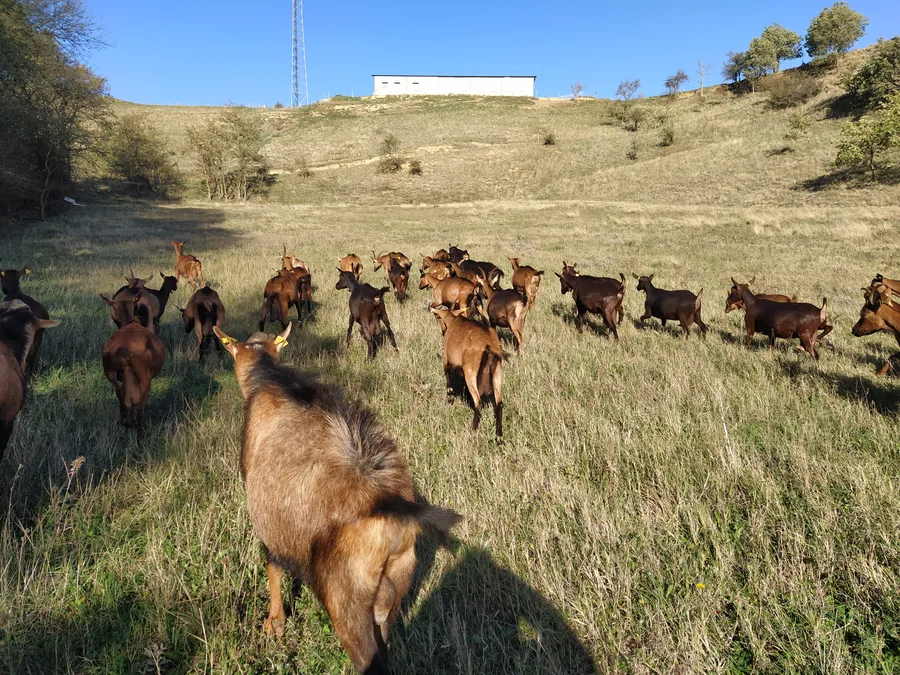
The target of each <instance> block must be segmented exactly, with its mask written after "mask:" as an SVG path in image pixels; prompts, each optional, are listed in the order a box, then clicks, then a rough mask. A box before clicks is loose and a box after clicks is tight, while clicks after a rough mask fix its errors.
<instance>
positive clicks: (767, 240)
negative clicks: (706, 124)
mask: <svg viewBox="0 0 900 675" xmlns="http://www.w3.org/2000/svg"><path fill="white" fill-rule="evenodd" d="M367 171H368V169H367ZM673 180H674V179H673ZM646 189H649V188H646ZM848 194H849V193H848ZM865 194H866V195H868V197H866V199H869V201H870V203H867V204H866V205H865V206H858V207H853V206H848V205H846V204H840V203H839V204H838V205H836V206H816V205H814V204H813V205H809V204H807V205H802V206H797V207H779V208H776V207H767V206H756V207H750V206H746V207H742V206H717V205H715V204H709V205H691V206H679V205H678V204H675V205H659V206H654V205H652V204H641V205H638V204H624V203H623V204H617V203H613V202H606V203H599V202H592V201H553V200H547V201H530V200H519V201H507V200H494V201H491V202H479V203H468V204H446V205H432V206H414V205H407V206H377V205H369V206H346V207H342V206H315V205H293V206H291V205H262V204H249V205H241V206H217V205H205V204H200V203H186V204H183V205H179V206H160V205H134V204H132V205H115V204H109V203H107V204H103V203H100V204H92V205H89V206H87V207H85V208H83V209H79V210H76V211H73V212H72V213H71V214H70V215H68V216H64V217H61V218H59V219H57V220H55V221H52V222H48V223H43V224H34V225H30V226H22V227H21V228H18V229H15V230H14V231H12V232H11V233H10V234H9V235H8V236H4V245H3V254H2V264H3V266H4V267H7V266H20V265H25V264H27V265H29V266H31V267H33V268H34V270H35V271H34V273H33V274H32V275H31V276H30V277H29V278H28V279H27V281H26V286H25V288H24V290H25V291H26V292H28V293H30V294H32V295H34V296H35V297H37V298H38V299H40V300H41V301H42V302H44V303H45V304H46V305H47V307H48V308H49V311H50V314H51V316H52V317H54V318H59V319H62V321H63V323H62V325H61V326H60V327H58V328H56V329H54V330H53V331H52V332H49V333H48V334H47V335H46V337H45V340H44V346H43V351H42V356H41V361H40V365H39V368H38V371H37V374H36V377H35V378H34V383H33V391H32V394H31V397H30V400H29V401H28V405H27V408H26V410H25V411H24V412H23V414H22V415H21V417H20V419H19V424H18V427H17V431H16V433H15V434H14V437H13V440H12V442H11V446H10V447H9V448H8V449H7V452H6V457H5V458H4V459H3V462H2V465H0V476H2V478H0V494H3V495H4V498H5V499H6V500H7V504H6V505H5V516H4V519H3V523H2V530H0V560H2V562H3V567H2V573H0V639H2V643H0V663H2V666H0V670H3V671H4V672H11V673H47V672H78V673H119V672H121V673H126V672H127V673H134V672H144V673H157V672H165V673H182V672H216V673H219V672H222V673H256V672H259V673H262V672H304V673H320V672H321V673H341V672H351V667H350V664H349V661H348V659H347V658H346V656H345V655H344V654H343V652H342V650H341V649H340V646H339V644H338V642H337V640H336V638H335V637H334V635H333V633H332V631H331V628H330V625H329V621H328V618H327V615H326V614H325V613H324V611H323V610H322V609H321V607H320V606H319V605H318V603H317V602H316V601H315V600H314V599H313V598H312V597H311V595H310V593H309V592H308V591H307V590H305V589H299V591H298V594H297V596H296V599H295V604H294V614H293V617H292V618H291V619H289V621H288V627H287V632H286V634H285V637H284V638H283V639H282V640H281V641H279V642H273V641H269V640H266V639H265V638H264V637H263V635H262V633H261V628H262V623H263V620H264V619H265V616H266V613H267V589H266V583H265V573H264V566H263V564H262V555H261V552H260V550H259V546H258V543H257V542H256V541H255V539H254V537H253V535H252V533H251V531H250V527H249V521H248V517H247V513H246V506H245V500H244V495H243V491H242V487H241V483H240V478H239V475H238V471H237V459H238V453H239V444H240V438H239V436H240V429H241V399H240V395H239V392H238V390H237V386H236V384H235V382H234V378H233V375H232V371H231V364H230V362H229V361H228V360H227V357H226V360H225V361H223V362H222V364H221V365H220V364H219V363H218V362H217V360H216V359H215V357H213V358H212V359H211V362H210V363H208V364H207V365H206V366H205V367H200V366H198V365H197V364H196V362H195V355H196V343H195V341H194V338H193V336H192V335H185V334H184V333H183V330H182V329H181V326H180V321H179V320H178V318H179V317H178V312H177V310H176V309H175V307H174V303H175V302H177V303H178V304H182V305H183V304H184V302H185V301H186V299H187V297H188V295H189V293H188V291H187V290H186V289H185V288H182V289H179V290H178V292H177V294H176V295H175V296H174V297H173V300H172V301H171V302H170V308H169V309H168V310H167V313H166V316H165V317H164V318H163V325H162V331H161V334H162V338H163V341H164V343H165V344H166V348H167V351H168V359H167V362H166V366H165V368H164V370H163V373H162V374H161V376H160V377H159V378H158V379H157V380H156V381H155V382H154V385H153V394H152V398H151V403H150V413H149V419H150V422H151V426H150V428H149V430H148V434H147V436H148V439H147V441H146V443H145V444H144V445H143V446H138V445H136V443H135V441H134V438H133V436H132V434H131V433H129V432H128V431H127V430H125V429H123V428H121V427H120V426H119V424H118V414H117V403H116V401H115V398H114V396H113V392H112V388H111V386H110V385H109V383H108V382H107V381H106V380H105V379H104V377H103V374H102V371H101V367H100V353H101V348H102V345H103V343H104V341H105V340H106V339H107V337H108V336H109V335H110V334H111V333H112V330H113V326H112V322H111V320H110V319H109V317H108V312H107V309H106V307H105V305H103V303H102V302H100V300H99V299H98V298H97V296H96V294H97V292H98V291H103V292H109V291H113V290H115V289H116V288H117V287H118V286H119V285H120V284H121V283H122V275H123V272H124V271H125V270H126V269H127V268H128V266H132V265H133V266H134V271H135V272H136V273H138V274H141V275H146V274H149V273H150V272H151V271H155V270H167V269H171V266H172V262H173V259H174V254H173V252H172V250H171V246H170V245H169V241H170V240H172V239H179V240H185V241H186V242H187V244H186V246H185V248H186V250H187V251H189V252H190V253H194V254H196V255H197V256H199V257H200V258H201V260H202V261H203V265H204V272H205V274H206V277H207V278H208V279H209V281H210V282H211V285H212V286H213V287H214V288H216V289H217V290H218V291H219V293H220V294H221V296H222V299H223V301H224V303H225V305H226V307H227V319H226V328H227V331H228V332H229V334H231V335H234V336H236V337H239V338H243V337H246V336H247V335H248V334H249V333H250V332H252V331H253V330H254V325H255V322H256V321H257V317H258V312H259V308H260V306H261V299H262V289H263V286H264V283H265V280H266V279H267V278H268V276H270V274H271V272H272V269H273V268H274V267H275V266H277V265H278V261H279V256H280V254H281V245H282V242H283V243H285V244H286V245H287V247H288V250H289V251H290V250H293V251H294V252H295V253H296V254H297V255H298V256H300V257H301V258H303V259H304V260H306V261H308V262H309V263H311V265H312V269H313V275H314V280H315V282H316V288H315V291H314V299H315V303H316V307H315V312H314V320H313V321H311V322H309V323H308V324H307V325H306V326H304V327H303V328H302V329H300V330H295V331H294V333H293V334H292V336H291V344H290V346H289V348H288V349H287V350H286V351H285V353H284V358H286V359H287V360H288V361H290V362H291V363H294V364H296V365H297V366H298V367H301V368H304V369H309V370H313V371H316V372H318V373H320V374H321V375H322V376H323V377H325V378H327V379H329V380H333V381H336V382H338V383H340V384H341V385H343V386H344V387H346V388H347V389H348V390H349V391H350V392H351V393H352V394H353V395H354V396H358V397H360V398H362V399H364V400H365V401H366V402H367V403H368V404H369V405H370V406H372V407H373V408H374V409H375V410H376V411H377V412H378V413H379V415H380V417H381V419H382V420H383V421H384V424H385V425H386V427H387V428H388V429H389V431H390V432H391V433H392V434H393V435H394V436H395V437H396V439H397V440H398V442H399V444H400V446H401V447H402V448H403V451H404V453H405V455H406V457H407V458H408V460H409V463H410V466H411V469H412V473H413V476H414V480H415V483H416V485H417V487H418V489H419V490H420V491H421V492H422V494H423V495H424V496H425V497H427V498H428V499H429V500H431V501H433V502H434V503H437V504H441V505H446V506H449V507H452V508H454V509H456V510H458V511H459V512H460V513H462V514H464V516H465V521H464V522H463V523H462V524H461V525H460V526H459V528H458V530H457V532H456V534H457V535H458V537H459V539H460V547H459V549H458V551H457V552H456V554H455V555H453V554H451V553H449V552H447V551H443V550H440V551H435V550H434V548H433V547H429V546H427V545H424V546H423V547H422V549H421V560H422V563H421V566H420V575H419V577H418V580H417V583H416V586H415V589H414V591H413V592H412V593H411V594H410V596H409V598H408V601H407V603H406V605H405V609H404V611H403V624H402V625H398V627H397V629H396V631H395V633H394V636H393V641H392V644H391V654H392V659H393V662H394V664H395V666H396V669H397V671H398V672H400V673H472V674H475V673H514V672H515V673H586V672H592V670H595V671H597V672H621V673H657V672H667V673H668V672H683V673H688V672H691V673H693V672H786V673H799V672H804V673H806V672H829V673H856V672H872V673H891V672H900V536H898V523H900V450H898V446H900V443H898V438H900V424H898V417H897V416H898V412H900V384H898V382H897V380H896V379H878V378H875V377H874V375H873V373H874V371H875V370H876V368H877V367H879V366H880V364H881V363H882V361H883V359H884V358H886V357H887V356H888V355H889V354H891V353H893V351H895V350H896V345H895V344H892V341H891V340H890V339H888V338H887V337H878V336H875V337H871V338H864V339H856V338H853V337H852V336H851V335H850V327H851V326H852V324H853V323H854V322H855V320H856V316H857V314H858V311H859V308H860V306H861V292H860V290H859V288H860V286H862V285H864V284H866V283H867V282H868V280H869V279H870V278H871V277H872V275H873V274H874V273H875V272H878V271H881V272H884V273H885V274H887V275H888V276H891V275H893V276H896V275H897V272H898V269H897V261H898V243H897V241H896V240H895V238H893V237H894V235H895V234H896V223H897V222H898V219H900V207H897V206H879V205H878V203H877V202H879V199H880V198H876V197H875V196H873V195H874V193H873V192H871V191H865ZM851 198H852V199H863V198H862V197H860V196H859V195H857V194H849V196H848V199H851ZM885 199H887V198H885ZM710 201H712V202H715V201H716V200H715V199H711V200H710ZM838 201H839V200H838ZM451 241H452V243H457V242H459V243H461V244H462V245H463V246H464V247H466V248H468V249H469V251H470V252H471V254H472V256H473V257H474V258H477V259H490V260H494V261H496V262H498V263H500V262H503V263H504V264H503V267H504V269H506V270H507V275H509V266H508V265H507V264H506V261H505V256H507V255H514V254H519V255H522V256H523V257H524V260H525V262H528V263H530V264H533V265H535V266H537V267H539V268H542V269H545V270H547V271H548V276H547V277H546V278H545V282H544V285H543V287H542V288H541V291H540V294H539V296H538V300H537V304H536V307H535V309H534V311H533V312H532V313H531V314H530V315H529V317H528V320H527V323H526V335H525V345H526V346H525V353H524V354H523V355H521V356H514V357H512V358H511V359H510V361H509V362H508V364H507V365H506V366H505V367H504V375H505V381H504V399H505V402H506V406H505V412H506V419H507V424H506V425H505V426H506V443H505V444H504V445H503V446H500V447H498V446H496V445H494V443H493V442H492V439H493V424H492V421H491V418H490V416H489V415H488V416H486V419H485V421H484V423H483V426H482V429H481V430H480V431H479V432H478V433H475V434H472V433H470V432H469V431H468V425H469V423H470V420H471V411H470V409H469V408H468V407H467V405H466V403H465V401H464V400H462V399H459V400H457V401H456V402H454V403H453V404H451V405H447V404H446V403H445V400H444V391H443V388H444V379H443V373H442V368H441V355H440V354H441V337H440V332H439V329H438V326H437V324H436V322H435V320H434V318H433V317H432V316H430V315H429V314H428V313H427V312H426V311H425V305H426V302H427V300H428V299H429V298H430V295H429V294H426V293H425V292H423V291H418V290H413V291H411V297H410V299H409V300H408V301H407V302H406V303H404V304H402V305H401V304H398V303H397V302H396V301H395V300H394V299H393V297H391V298H390V299H389V300H388V309H389V313H390V317H391V320H392V323H393V325H394V330H395V332H396V334H397V341H398V343H399V347H400V350H399V352H396V353H395V352H393V351H392V350H390V349H386V350H384V351H382V352H381V353H380V354H379V356H378V358H377V360H375V361H374V362H373V363H368V362H366V360H365V350H364V345H363V342H362V340H361V339H360V338H359V336H358V333H357V334H355V336H354V342H353V344H352V345H351V347H350V349H349V350H347V349H345V348H344V346H343V345H342V343H341V338H342V336H343V334H344V332H345V330H346V316H347V314H346V313H347V309H346V307H347V297H348V296H347V295H346V292H345V291H336V290H334V283H335V281H336V277H337V273H336V272H335V271H334V265H335V260H336V258H337V257H338V256H340V255H343V254H345V253H347V252H349V251H355V252H357V253H359V254H360V255H364V254H366V253H367V252H368V251H370V250H372V249H376V250H391V249H395V250H401V251H404V252H406V253H407V254H408V255H410V256H414V255H415V254H417V253H419V252H430V251H433V250H434V249H436V248H438V247H440V246H446V245H447V244H449V243H451ZM563 259H566V260H568V261H572V260H576V261H578V262H579V266H580V267H581V268H582V269H583V271H584V273H590V272H593V273H598V274H616V273H618V272H620V271H621V272H624V273H626V274H627V275H629V290H628V292H627V294H626V297H625V304H626V310H627V314H626V320H625V323H624V326H623V328H622V330H621V338H622V339H621V340H620V341H619V342H613V341H612V340H610V339H608V338H607V337H605V336H603V335H601V334H600V331H599V329H598V330H596V331H594V330H586V331H585V333H584V334H580V335H579V334H578V333H577V332H576V331H575V328H574V325H573V315H574V312H573V304H572V299H571V297H570V296H561V295H560V293H559V285H558V282H557V281H556V278H555V277H553V276H552V275H551V274H550V271H551V270H558V269H559V268H560V266H561V264H562V260H563ZM630 272H636V273H650V272H655V274H656V277H655V281H656V282H658V284H659V285H660V286H663V287H669V288H684V287H686V288H690V289H692V290H694V291H697V290H698V289H700V288H701V287H702V288H703V289H704V293H703V298H704V318H705V320H706V322H707V323H708V324H709V326H710V333H709V335H708V336H707V337H706V338H705V339H700V338H699V337H697V336H696V335H692V336H691V338H690V339H689V340H685V339H684V338H683V337H681V335H680V331H676V330H673V329H670V330H663V329H661V328H660V327H659V325H658V324H657V325H649V326H647V327H645V328H638V327H636V326H635V324H634V320H635V319H636V317H637V316H639V314H640V313H641V312H642V310H643V296H642V294H639V293H637V292H636V291H635V290H634V282H633V281H631V277H630ZM732 275H734V276H735V277H737V278H738V279H739V280H743V279H745V278H747V277H750V276H753V275H755V276H756V278H757V282H756V286H757V288H759V289H766V290H771V291H778V292H786V293H797V294H798V295H799V296H800V297H801V298H802V299H803V300H808V301H812V302H815V303H816V304H818V303H820V302H821V298H822V296H823V295H827V296H828V303H829V307H830V309H831V316H832V318H833V321H834V323H835V325H836V328H835V330H834V332H833V333H832V334H831V335H830V336H829V337H828V338H827V339H826V346H825V347H824V348H823V349H822V360H821V361H820V362H819V363H818V364H816V363H815V362H813V361H812V359H811V358H809V357H808V356H807V355H805V354H799V353H797V352H795V351H794V350H793V348H792V347H791V346H790V345H788V344H782V345H780V347H779V349H777V350H775V351H774V352H769V351H768V350H767V349H766V348H765V346H764V342H763V341H762V340H761V339H758V340H757V342H756V343H755V344H754V346H753V348H751V349H749V350H744V349H742V348H741V347H740V344H739V339H740V336H741V334H742V321H741V318H740V317H739V316H738V313H733V314H729V315H727V316H726V315H724V314H723V312H722V309H723V307H724V298H725V295H726V293H727V290H728V287H729V286H730V282H729V277H730V276H732ZM382 279H383V275H382V274H381V273H380V272H379V273H377V274H373V273H372V272H371V267H370V266H368V265H367V269H366V272H365V273H364V280H366V281H370V282H372V283H380V282H381V280H382ZM596 324H597V322H595V325H596ZM508 344H510V346H509V347H508V348H509V350H510V351H512V346H511V343H508ZM291 433H293V434H296V435H297V437H298V438H302V434H303V430H302V429H295V430H291Z"/></svg>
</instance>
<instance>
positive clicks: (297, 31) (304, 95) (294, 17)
mask: <svg viewBox="0 0 900 675" xmlns="http://www.w3.org/2000/svg"><path fill="white" fill-rule="evenodd" d="M291 10H292V11H291V55H292V57H293V72H292V78H291V105H292V106H293V107H294V108H296V107H298V106H302V105H309V84H308V83H307V81H306V39H305V38H304V36H303V0H291Z"/></svg>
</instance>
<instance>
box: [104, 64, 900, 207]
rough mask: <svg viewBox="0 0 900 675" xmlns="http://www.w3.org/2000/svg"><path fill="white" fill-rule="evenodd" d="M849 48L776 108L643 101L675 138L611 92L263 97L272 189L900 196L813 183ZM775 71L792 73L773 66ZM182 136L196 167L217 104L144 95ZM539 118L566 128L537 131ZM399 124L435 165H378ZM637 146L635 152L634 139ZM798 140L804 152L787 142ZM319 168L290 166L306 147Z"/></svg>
mask: <svg viewBox="0 0 900 675" xmlns="http://www.w3.org/2000/svg"><path fill="white" fill-rule="evenodd" d="M865 55H866V50H860V51H859V52H854V53H852V54H851V55H849V56H848V57H847V59H846V60H845V61H844V63H843V64H842V66H841V69H840V71H839V72H835V73H831V74H829V75H827V76H826V77H825V78H824V79H823V81H824V83H825V86H824V88H823V91H822V93H821V94H820V95H819V96H818V97H817V98H816V99H814V100H813V101H810V102H809V103H808V104H806V105H805V106H803V107H802V108H800V109H793V110H788V111H773V110H771V109H769V107H768V105H767V104H766V100H767V94H765V93H757V94H754V95H747V96H742V97H735V96H733V95H732V94H731V93H729V92H728V91H727V90H725V89H724V88H713V89H710V90H708V95H707V96H706V97H705V98H702V99H701V98H700V97H699V96H698V95H697V94H696V93H695V92H687V93H685V94H682V95H681V96H680V98H679V99H678V100H677V101H676V102H674V103H672V104H671V105H670V104H669V103H667V102H666V100H665V99H662V98H654V99H647V100H645V101H643V102H642V105H645V106H647V107H649V108H650V110H651V118H657V117H658V116H660V115H663V114H668V115H669V117H670V119H671V120H673V125H674V128H675V138H676V140H675V144H674V145H673V146H671V147H668V148H663V147H660V146H659V136H660V131H661V129H660V126H659V122H658V121H654V120H651V122H650V123H649V124H648V126H647V128H646V129H645V130H642V131H639V132H637V133H630V132H627V131H625V130H623V129H622V128H621V126H620V125H619V124H618V123H616V122H615V121H614V119H613V117H612V113H613V110H614V104H613V103H612V102H610V101H607V100H592V99H585V100H581V101H568V100H515V99H496V98H494V99H492V98H486V99H480V100H473V99H468V98H456V97H441V98H427V97H425V98H423V97H419V98H414V97H405V98H402V99H399V98H391V99H373V98H362V99H359V98H357V99H349V98H344V97H339V98H335V99H333V100H331V101H328V102H323V103H318V104H315V105H313V106H310V107H309V108H305V109H302V110H289V109H282V110H274V109H273V110H260V111H258V113H257V114H258V115H259V116H260V118H261V119H262V120H263V121H264V122H263V124H264V128H265V131H266V135H267V138H268V141H267V144H266V147H265V149H264V152H265V154H266V155H267V156H268V157H269V159H270V162H271V165H272V167H273V168H274V169H275V170H276V171H278V172H279V177H278V184H277V185H276V186H275V188H274V189H273V191H272V199H273V200H275V201H281V202H287V203H296V202H302V203H325V204H333V203H335V202H343V203H356V204H386V203H388V204H392V203H413V204H415V203H429V204H430V203H446V202H467V201H480V200H493V199H519V198H527V199H578V200H602V201H619V202H632V201H633V202H640V203H655V204H690V205H698V204H704V205H723V206H725V205H746V206H755V205H760V204H772V205H775V204H790V205H804V204H811V205H832V206H837V205H841V206H844V205H883V204H895V203H897V201H898V199H900V187H898V186H897V185H894V186H884V185H881V186H877V187H875V188H871V187H867V188H865V189H848V188H847V187H841V186H837V187H833V188H831V189H828V190H825V191H814V190H811V189H808V188H805V187H804V184H805V183H806V182H807V181H812V180H815V179H817V178H819V177H821V176H823V175H827V174H828V173H829V172H830V171H831V163H832V161H833V160H834V155H835V146H836V144H837V140H838V136H839V129H840V125H841V124H842V122H843V121H844V119H842V118H840V117H837V116H836V115H835V113H834V106H833V104H834V102H835V100H836V97H838V96H839V95H840V93H841V92H842V89H841V87H840V85H839V79H840V76H841V74H842V73H843V72H845V71H847V70H851V69H853V68H854V67H856V65H857V64H858V63H859V62H860V60H861V59H863V58H864V57H865ZM772 77H780V75H774V76H772ZM119 109H120V110H122V111H125V110H127V111H129V112H138V113H140V114H146V115H148V117H149V118H150V119H151V120H153V121H155V122H156V123H157V124H158V126H159V127H160V128H161V129H164V131H165V134H166V135H167V136H168V137H169V138H170V139H171V145H172V147H173V149H174V150H175V151H176V153H177V154H178V155H179V157H180V159H179V161H180V163H181V164H182V166H183V167H184V168H185V169H186V170H187V171H188V173H189V174H192V172H193V171H194V163H193V159H192V157H191V156H190V153H189V152H188V151H187V148H186V145H185V140H184V139H185V134H184V131H185V128H186V127H187V126H189V125H191V124H195V123H197V121H199V120H202V119H204V118H207V117H208V116H210V115H213V114H216V113H218V111H219V109H217V108H193V107H164V106H135V105H133V104H121V106H120V108H119ZM797 110H801V111H803V112H805V113H806V114H807V115H809V116H810V118H811V119H812V120H813V124H812V126H811V128H810V133H809V136H808V137H807V138H806V139H803V140H800V141H796V142H793V143H787V142H786V141H785V140H784V134H785V132H786V131H787V120H788V118H789V116H790V115H791V114H793V113H794V112H796V111H797ZM541 129H549V130H552V131H553V132H554V133H555V134H556V137H557V139H558V143H557V145H556V146H553V147H544V146H542V145H541V143H540V141H539V134H538V132H539V131H540V130H541ZM387 133H393V134H394V135H395V136H397V137H398V138H399V139H400V140H401V143H402V148H401V150H402V152H403V153H404V154H405V156H407V157H414V158H419V159H421V160H422V162H423V166H424V176H422V177H411V176H406V175H403V176H380V175H378V174H376V172H375V162H376V161H377V153H378V145H379V142H380V140H381V138H383V137H384V135H385V134H387ZM633 141H634V142H636V143H637V146H638V159H637V160H635V161H632V160H629V159H627V158H626V152H627V150H628V149H629V148H630V146H631V144H632V142H633ZM786 146H790V147H791V149H792V151H790V152H784V153H779V151H780V150H782V149H783V148H785V147H786ZM301 157H302V158H304V159H305V161H306V162H307V163H308V164H309V165H310V167H312V169H313V174H314V175H313V178H311V179H306V180H304V179H300V178H299V177H297V176H295V175H292V174H290V173H284V172H285V171H287V172H290V171H292V170H293V169H295V168H296V165H297V161H298V159H299V158H301Z"/></svg>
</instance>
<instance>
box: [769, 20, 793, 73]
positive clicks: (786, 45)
mask: <svg viewBox="0 0 900 675" xmlns="http://www.w3.org/2000/svg"><path fill="white" fill-rule="evenodd" d="M760 37H761V38H762V39H763V40H768V41H769V42H771V43H772V45H773V46H774V47H775V58H776V59H777V61H776V62H775V70H776V71H778V70H779V69H780V68H781V62H782V61H789V60H791V59H799V58H800V57H801V56H802V55H803V50H802V48H801V46H800V36H799V35H798V34H797V33H795V32H794V31H792V30H790V29H788V28H785V27H784V26H780V25H778V24H777V23H773V24H772V25H771V26H766V28H765V30H763V32H762V35H760Z"/></svg>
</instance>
